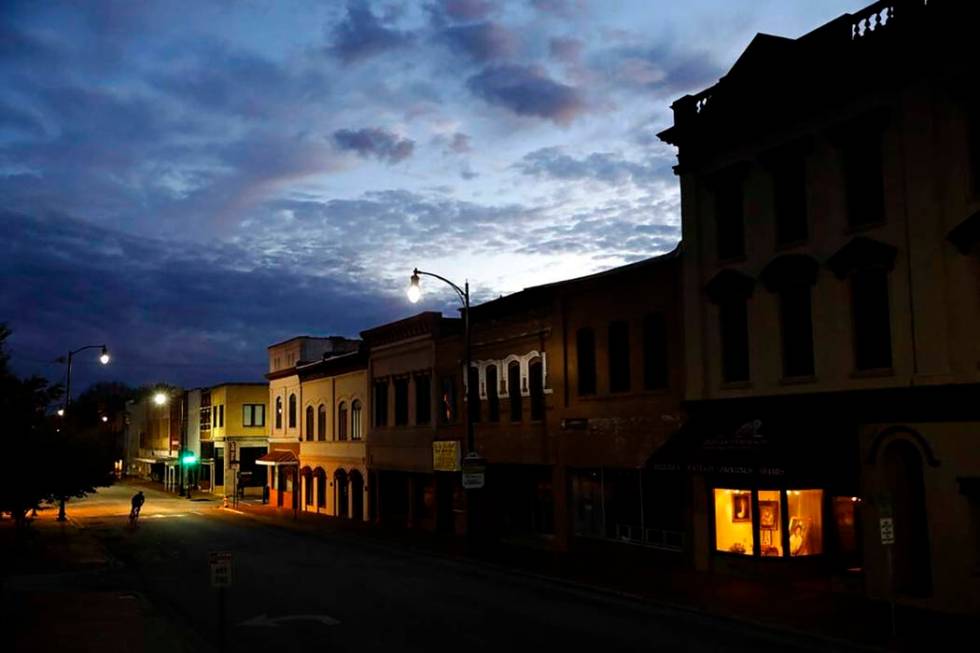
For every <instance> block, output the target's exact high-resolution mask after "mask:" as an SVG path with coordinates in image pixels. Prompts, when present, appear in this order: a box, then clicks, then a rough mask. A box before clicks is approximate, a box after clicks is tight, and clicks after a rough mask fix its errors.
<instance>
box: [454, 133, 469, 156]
mask: <svg viewBox="0 0 980 653" xmlns="http://www.w3.org/2000/svg"><path fill="white" fill-rule="evenodd" d="M449 149H451V150H452V151H453V152H456V153H457V154H465V153H467V152H469V151H470V150H472V149H473V148H472V147H471V146H470V137H469V135H468V134H464V133H462V132H456V133H455V134H453V140H452V141H450V143H449Z"/></svg>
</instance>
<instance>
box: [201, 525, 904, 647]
mask: <svg viewBox="0 0 980 653" xmlns="http://www.w3.org/2000/svg"><path fill="white" fill-rule="evenodd" d="M218 509H219V510H222V511H224V512H232V513H235V514H239V515H243V516H245V517H248V518H250V519H252V520H253V521H257V522H259V523H261V524H265V525H268V526H272V527H274V528H279V529H282V530H287V531H290V532H293V533H295V534H298V535H311V534H312V535H314V536H320V537H323V536H335V537H336V536H340V537H341V538H344V539H347V540H354V539H358V537H357V535H356V534H350V533H343V532H332V533H328V532H322V531H320V532H315V531H314V532H313V533H309V532H306V530H305V529H297V528H295V522H293V521H292V520H291V519H290V520H288V521H287V520H285V519H284V518H283V517H281V516H279V515H263V514H260V513H256V512H253V511H251V510H245V511H242V510H234V509H232V508H224V507H221V506H218ZM314 528H315V526H314ZM361 541H362V542H363V541H364V540H361ZM368 542H369V543H370V544H371V545H373V546H376V547H377V548H381V549H387V550H394V551H398V552H399V553H410V554H413V555H417V556H420V557H426V558H430V559H434V560H439V561H450V562H454V563H459V564H465V565H469V566H472V567H478V568H482V569H484V570H491V571H494V572H497V573H504V574H508V575H511V576H514V577H519V578H527V579H533V580H536V581H538V582H543V583H549V584H552V585H556V586H559V587H564V588H566V589H572V590H576V591H578V592H581V593H589V594H598V595H602V596H605V597H607V598H615V599H618V600H621V601H629V602H631V603H637V604H640V605H643V606H647V607H652V608H660V609H662V610H669V611H671V612H676V613H680V614H685V615H688V616H693V617H698V618H700V619H711V620H713V621H714V622H716V623H718V622H720V623H721V624H722V625H723V626H724V627H726V628H744V627H745V626H748V627H750V628H752V629H754V630H756V631H759V634H760V635H762V636H766V635H768V636H769V637H771V638H779V640H780V641H784V640H785V639H787V638H793V639H797V640H800V639H802V640H805V645H804V646H801V648H804V649H809V650H814V651H817V650H819V651H826V650H827V649H828V647H833V648H834V649H835V650H844V651H865V652H867V653H891V652H892V651H893V650H894V649H889V648H882V647H879V646H874V645H869V644H862V643H858V642H852V641H850V640H846V639H841V638H839V637H833V636H830V635H824V634H820V633H814V632H811V631H806V630H800V629H798V628H793V627H789V626H781V625H778V624H772V623H769V622H763V621H757V620H754V619H746V618H744V617H738V616H734V615H730V614H724V613H720V612H713V611H708V610H703V609H698V608H696V607H692V606H690V605H686V604H682V603H674V602H671V601H667V600H663V599H658V598H653V597H650V596H646V595H643V594H636V593H634V592H629V591H626V590H620V589H616V588H613V587H608V586H603V585H593V584H591V583H586V582H582V581H577V580H572V579H569V578H563V577H561V576H553V575H549V574H544V573H539V572H534V571H528V570H524V569H520V568H518V567H511V566H507V565H504V564H500V563H496V562H491V561H488V560H483V559H480V558H476V557H473V556H471V555H468V554H466V553H463V554H461V555H459V556H452V555H446V554H444V553H439V552H436V551H433V550H431V549H427V548H422V547H418V546H414V545H411V544H409V545H407V546H405V545H403V546H399V545H396V544H392V543H389V542H385V541H382V540H379V539H376V538H370V539H369V540H368ZM797 645H798V646H799V645H800V644H799V643H798V644H797Z"/></svg>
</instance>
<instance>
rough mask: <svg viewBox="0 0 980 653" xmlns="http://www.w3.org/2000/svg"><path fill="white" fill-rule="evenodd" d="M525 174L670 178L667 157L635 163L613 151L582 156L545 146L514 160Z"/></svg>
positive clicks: (613, 181)
mask: <svg viewBox="0 0 980 653" xmlns="http://www.w3.org/2000/svg"><path fill="white" fill-rule="evenodd" d="M516 167H517V169H518V170H520V171H521V172H522V173H523V174H525V175H531V176H533V177H538V178H550V179H559V180H565V181H582V180H590V181H597V182H601V183H603V184H607V185H609V186H622V185H625V184H629V183H632V184H638V185H639V184H648V183H651V182H655V181H664V180H668V179H670V178H671V175H672V171H671V167H670V163H669V160H667V159H665V160H663V161H647V162H644V163H636V162H633V161H627V160H626V159H624V158H622V157H621V156H619V155H616V154H610V153H606V152H594V153H592V154H590V155H588V156H587V157H585V158H582V159H576V158H573V157H571V156H569V155H567V154H565V153H564V152H563V151H562V149H561V148H558V147H546V148H542V149H540V150H535V151H534V152H530V153H528V154H526V155H524V157H523V158H522V159H521V160H520V161H519V162H518V163H517V166H516Z"/></svg>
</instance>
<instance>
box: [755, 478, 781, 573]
mask: <svg viewBox="0 0 980 653" xmlns="http://www.w3.org/2000/svg"><path fill="white" fill-rule="evenodd" d="M781 519H782V510H780V498H779V490H759V554H760V555H764V556H777V557H778V556H781V555H783V527H782V521H781Z"/></svg>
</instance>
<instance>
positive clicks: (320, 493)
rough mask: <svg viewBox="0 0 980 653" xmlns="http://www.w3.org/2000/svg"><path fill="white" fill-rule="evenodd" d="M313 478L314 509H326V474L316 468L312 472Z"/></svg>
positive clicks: (319, 468) (321, 469)
mask: <svg viewBox="0 0 980 653" xmlns="http://www.w3.org/2000/svg"><path fill="white" fill-rule="evenodd" d="M313 478H315V479H316V508H317V510H322V509H323V508H326V507H327V473H326V472H325V471H323V468H322V467H317V468H316V469H315V470H313Z"/></svg>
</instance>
